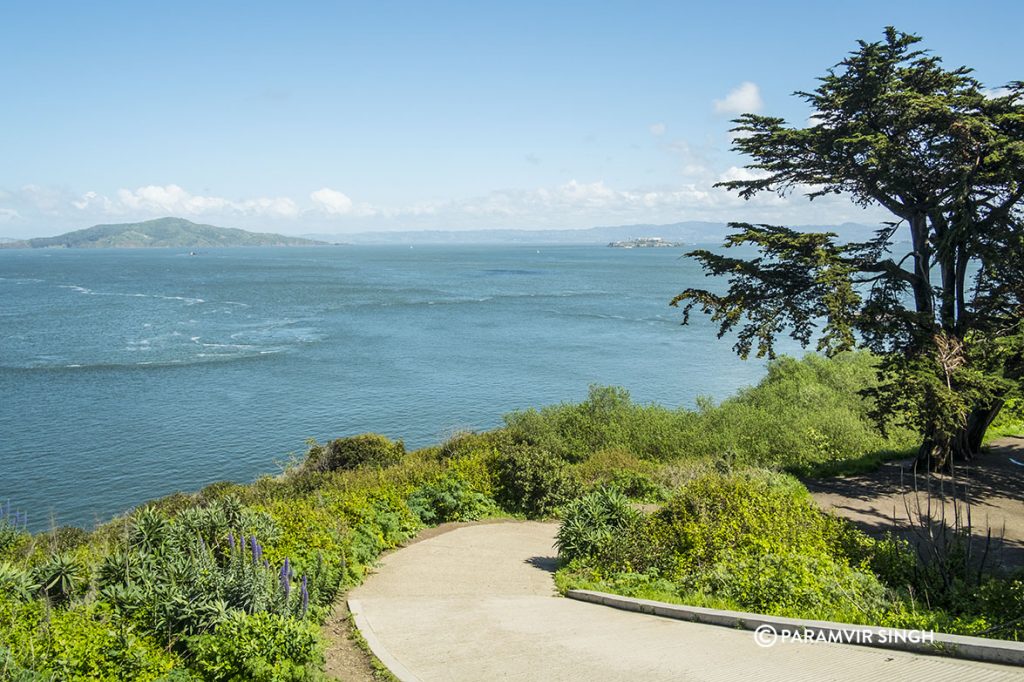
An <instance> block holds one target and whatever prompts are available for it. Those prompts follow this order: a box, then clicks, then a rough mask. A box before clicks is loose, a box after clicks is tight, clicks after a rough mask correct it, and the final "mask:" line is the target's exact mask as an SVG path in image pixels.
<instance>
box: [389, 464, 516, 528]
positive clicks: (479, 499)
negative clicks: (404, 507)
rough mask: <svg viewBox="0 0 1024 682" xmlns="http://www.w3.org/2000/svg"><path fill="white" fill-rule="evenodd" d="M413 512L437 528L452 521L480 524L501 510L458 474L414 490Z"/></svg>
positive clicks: (438, 479) (440, 478)
mask: <svg viewBox="0 0 1024 682" xmlns="http://www.w3.org/2000/svg"><path fill="white" fill-rule="evenodd" d="M408 504H409V509H411V510H412V512H413V513H414V514H416V516H418V517H419V519H420V521H422V522H423V523H425V524H429V525H434V524H438V523H446V522H448V521H476V520H477V519H481V518H484V517H485V516H490V515H493V514H495V513H497V511H498V505H497V504H495V502H494V500H492V499H491V498H489V497H487V495H485V494H483V493H482V492H480V491H479V490H474V489H473V487H472V485H470V483H469V481H467V480H466V479H465V478H463V477H461V476H459V475H457V474H446V475H444V476H440V477H438V478H435V479H434V480H433V481H430V482H428V483H426V484H424V485H423V486H422V487H420V488H417V489H416V490H415V491H413V493H412V495H410V496H409V500H408Z"/></svg>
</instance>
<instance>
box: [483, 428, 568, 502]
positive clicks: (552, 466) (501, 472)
mask: <svg viewBox="0 0 1024 682" xmlns="http://www.w3.org/2000/svg"><path fill="white" fill-rule="evenodd" d="M495 479H496V481H497V485H496V490H497V499H498V502H499V503H500V504H501V506H502V507H504V508H505V509H507V510H508V511H510V512H512V513H515V514H525V515H526V516H528V517H530V518H543V517H546V516H550V515H551V514H553V513H554V512H555V510H556V509H557V508H558V507H559V506H560V505H562V504H564V503H565V502H568V501H569V499H571V498H572V497H573V496H574V495H575V494H576V493H577V492H578V490H579V484H578V482H577V481H575V479H574V478H573V476H572V475H571V473H570V471H569V469H568V467H567V466H566V463H565V461H564V460H562V459H561V458H559V457H557V456H555V455H553V454H551V453H550V452H548V451H546V450H543V449H541V448H539V447H534V446H529V445H516V446H512V447H511V448H509V449H508V450H506V451H505V452H502V453H501V454H500V455H499V457H498V458H497V460H496V461H495Z"/></svg>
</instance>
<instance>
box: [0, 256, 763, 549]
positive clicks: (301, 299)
mask: <svg viewBox="0 0 1024 682" xmlns="http://www.w3.org/2000/svg"><path fill="white" fill-rule="evenodd" d="M682 251H683V250H682V249H672V248H657V249H615V248H607V247H603V246H593V247H590V246H542V247H534V246H414V247H412V248H410V247H408V246H386V247H385V246H381V247H374V246H351V247H349V246H345V247H317V248H244V249H213V250H207V251H202V252H200V253H197V254H196V255H190V253H189V251H188V250H183V249H139V250H123V249H119V250H7V251H0V502H4V501H6V500H10V502H11V504H12V506H13V507H15V508H17V509H20V510H22V511H25V512H27V513H28V515H29V524H30V527H32V528H34V529H37V530H38V529H41V528H46V527H49V526H51V525H65V524H75V525H81V526H85V527H91V526H92V525H94V524H95V523H97V522H100V521H103V520H106V519H108V518H110V517H111V516H113V515H115V514H117V513H121V512H123V511H126V510H128V509H130V508H131V507H133V506H135V505H138V504H140V503H142V502H144V501H145V500H149V499H153V498H156V497H159V496H161V495H165V494H168V493H171V492H174V491H177V490H184V491H191V490H196V489H198V488H200V487H202V486H204V485H206V484H208V483H211V482H214V481H218V480H225V479H227V480H235V481H242V482H245V481H251V480H253V479H254V478H256V477H258V476H259V475H261V474H267V473H270V474H273V473H276V472H278V471H279V470H280V466H282V463H283V462H284V461H286V460H287V459H288V457H289V454H290V453H291V454H294V455H301V453H302V452H303V451H304V449H305V445H304V443H305V440H306V439H308V438H316V439H319V440H325V439H330V438H336V437H340V436H345V435H352V434H356V433H361V432H366V431H375V432H379V433H383V434H386V435H387V436H389V437H392V438H402V439H404V440H405V443H406V445H407V447H410V448H415V447H420V446H424V445H429V444H431V443H436V442H439V441H441V440H443V439H444V438H446V437H447V436H449V435H451V434H452V433H454V432H456V431H458V430H462V429H487V428H492V427H495V426H498V425H500V424H501V420H502V415H503V414H505V413H507V412H510V411H512V410H517V409H525V408H530V407H541V406H543V405H547V404H552V403H558V402H563V401H579V400H582V399H584V398H585V397H586V394H587V389H588V386H589V385H590V384H595V383H596V384H602V385H617V386H622V387H625V388H626V389H628V390H629V391H630V393H631V394H632V396H633V398H634V399H635V400H637V401H640V402H658V403H661V404H663V405H666V406H669V407H676V406H683V407H692V406H693V405H694V400H695V398H696V397H697V396H699V395H706V396H710V397H712V398H715V399H722V398H724V397H727V396H728V395H730V394H732V393H734V392H735V391H736V390H738V389H740V388H742V387H744V386H746V385H750V384H753V383H756V382H757V381H758V380H759V379H760V377H761V376H763V373H764V363H762V362H759V361H742V360H739V359H738V358H736V357H735V356H734V355H733V353H732V350H731V345H732V343H731V341H729V340H718V339H716V337H715V328H714V326H713V325H712V324H711V323H710V322H709V321H707V320H706V319H704V318H703V317H701V316H696V317H695V319H694V322H693V324H692V325H691V326H688V327H680V325H679V321H680V314H679V311H678V310H676V309H674V308H670V307H669V306H668V302H669V300H670V299H671V298H672V296H674V295H675V294H676V293H678V292H679V291H682V290H683V289H684V288H686V287H687V286H705V285H706V284H707V282H706V281H705V278H704V277H703V275H702V273H701V271H700V268H699V267H698V266H697V264H696V263H695V262H693V261H692V260H690V259H687V258H681V254H682Z"/></svg>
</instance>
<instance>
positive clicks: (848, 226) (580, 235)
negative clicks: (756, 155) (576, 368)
mask: <svg viewBox="0 0 1024 682" xmlns="http://www.w3.org/2000/svg"><path fill="white" fill-rule="evenodd" d="M796 229H798V230H803V231H812V230H814V231H819V230H820V231H827V232H835V233H837V234H838V235H839V239H840V240H841V241H859V240H866V239H869V238H870V237H871V236H873V233H874V230H876V229H878V226H873V225H863V224H860V223H843V224H842V225H804V226H797V227H796ZM728 233H729V227H728V226H727V225H726V224H725V223H710V222H700V221H687V222H681V223H669V224H666V225H655V224H648V223H644V224H637V225H615V226H603V227H591V228H587V229H575V230H510V229H497V230H422V231H413V230H409V231H400V232H358V233H355V234H333V235H332V234H307V235H305V236H306V237H309V238H311V239H323V240H327V241H342V240H343V241H345V242H346V243H348V244H422V245H428V244H438V245H441V244H480V245H488V244H494V245H497V244H524V245H525V244H529V245H538V246H539V245H545V244H548V245H554V244H566V245H580V246H584V245H594V244H600V245H602V246H603V245H605V244H608V243H609V242H619V241H630V240H635V239H644V238H648V237H660V238H661V239H664V240H668V241H673V242H685V243H687V244H708V243H713V242H714V243H717V242H721V241H722V239H723V238H724V237H725V236H726V235H727V234H728Z"/></svg>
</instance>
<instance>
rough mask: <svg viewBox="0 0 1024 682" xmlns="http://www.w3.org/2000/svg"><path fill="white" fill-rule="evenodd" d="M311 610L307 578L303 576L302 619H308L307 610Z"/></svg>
mask: <svg viewBox="0 0 1024 682" xmlns="http://www.w3.org/2000/svg"><path fill="white" fill-rule="evenodd" d="M308 608H309V590H308V589H307V584H306V576H305V575H303V576H302V617H303V618H305V617H306V609H308Z"/></svg>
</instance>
